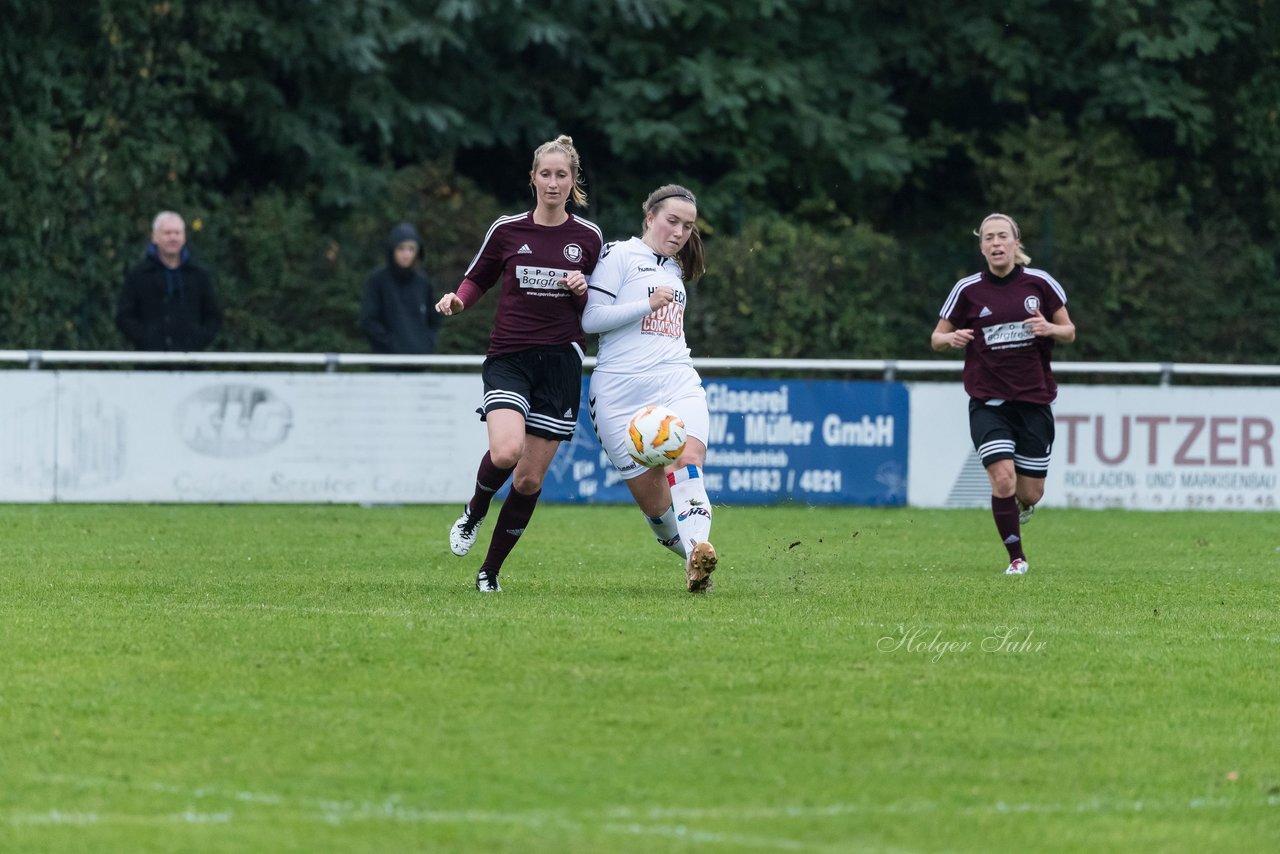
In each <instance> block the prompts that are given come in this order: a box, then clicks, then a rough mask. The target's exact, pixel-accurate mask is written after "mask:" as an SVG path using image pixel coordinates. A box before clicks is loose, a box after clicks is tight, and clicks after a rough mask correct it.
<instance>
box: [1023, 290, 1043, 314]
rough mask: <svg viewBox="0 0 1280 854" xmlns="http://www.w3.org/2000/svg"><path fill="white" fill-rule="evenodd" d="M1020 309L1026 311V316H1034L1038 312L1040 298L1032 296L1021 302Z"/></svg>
mask: <svg viewBox="0 0 1280 854" xmlns="http://www.w3.org/2000/svg"><path fill="white" fill-rule="evenodd" d="M1022 307H1023V308H1025V309H1026V310H1027V314H1035V313H1036V312H1037V311H1039V310H1040V297H1038V296H1036V295H1035V294H1032V295H1031V296H1029V297H1027V298H1026V299H1024V300H1023V301H1022Z"/></svg>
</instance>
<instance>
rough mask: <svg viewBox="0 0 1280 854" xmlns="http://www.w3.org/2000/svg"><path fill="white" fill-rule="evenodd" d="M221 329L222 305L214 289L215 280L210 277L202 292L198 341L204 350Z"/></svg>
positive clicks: (198, 344)
mask: <svg viewBox="0 0 1280 854" xmlns="http://www.w3.org/2000/svg"><path fill="white" fill-rule="evenodd" d="M220 329H222V306H221V305H219V304H218V295H217V294H216V293H214V291H213V280H212V279H209V280H207V282H206V287H205V288H204V290H203V292H202V293H201V294H200V330H199V333H198V334H199V340H198V341H197V342H196V344H197V346H198V347H199V349H201V350H203V349H205V348H206V347H208V346H209V345H210V344H212V343H213V339H214V338H217V337H218V330H220Z"/></svg>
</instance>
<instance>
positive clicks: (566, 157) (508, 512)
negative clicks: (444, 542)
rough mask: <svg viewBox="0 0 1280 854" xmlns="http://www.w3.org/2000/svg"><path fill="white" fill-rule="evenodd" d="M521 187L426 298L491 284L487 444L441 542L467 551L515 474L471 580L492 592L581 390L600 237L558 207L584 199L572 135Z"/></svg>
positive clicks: (452, 296)
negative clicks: (456, 275)
mask: <svg viewBox="0 0 1280 854" xmlns="http://www.w3.org/2000/svg"><path fill="white" fill-rule="evenodd" d="M529 185H530V186H531V187H532V188H533V194H534V198H535V205H534V208H533V210H531V211H526V212H524V213H520V214H515V215H513V216H504V217H500V218H498V220H497V221H495V222H494V223H493V225H492V226H490V228H489V232H488V234H486V235H485V238H484V243H483V245H482V246H481V247H480V251H479V252H478V253H477V254H476V257H475V258H474V259H473V260H472V262H471V265H470V266H469V267H468V268H467V272H466V274H465V275H464V277H463V279H462V284H460V285H459V286H458V290H457V292H456V293H447V294H445V295H444V296H443V297H441V298H440V301H439V302H438V303H436V310H437V311H439V312H440V313H441V314H443V315H454V314H458V313H459V312H462V311H465V310H466V309H467V308H468V307H470V306H472V305H475V303H476V302H477V301H478V300H479V299H480V298H481V297H483V296H484V295H485V293H486V292H488V291H489V290H490V289H491V288H493V287H494V286H495V285H499V286H500V287H499V295H498V306H497V309H496V311H495V314H494V322H493V330H492V331H491V332H490V335H489V349H488V351H487V353H486V354H485V361H484V368H483V379H484V406H483V407H482V408H481V409H480V418H481V420H482V421H484V422H485V424H486V425H487V428H488V434H489V450H488V451H487V452H486V453H485V455H484V456H483V457H482V458H481V460H480V467H479V470H478V471H477V473H476V488H475V493H474V494H473V495H472V497H471V500H470V501H469V502H467V505H466V506H465V507H464V508H463V510H462V515H461V516H460V517H458V521H457V522H455V523H454V525H453V527H452V528H451V529H450V530H449V548H450V549H451V550H452V551H453V553H454V554H455V555H458V556H462V555H465V554H467V552H469V551H470V550H471V547H472V546H473V545H474V544H475V541H476V535H477V533H478V532H479V528H480V523H481V522H483V521H484V518H485V516H486V515H487V514H488V512H489V504H490V502H491V501H492V500H493V495H494V493H495V492H497V491H498V490H499V489H501V488H502V487H503V485H505V484H506V482H507V479H508V478H513V479H512V484H511V491H510V492H509V493H508V495H507V498H506V500H505V501H503V502H502V509H501V510H500V511H499V512H498V521H497V524H496V525H495V526H494V532H493V536H492V538H491V539H490V542H489V550H488V552H487V553H486V555H485V559H484V562H483V563H482V564H481V565H480V569H479V571H478V572H477V573H476V589H477V590H480V591H482V592H485V593H489V592H499V591H501V590H502V587H501V586H500V585H499V584H498V572H499V570H501V569H502V564H503V562H504V561H505V560H506V558H507V555H509V554H510V553H511V550H512V549H513V548H515V545H516V542H517V541H518V540H519V538H520V535H521V534H522V533H524V529H525V527H526V526H527V525H528V524H529V519H530V518H531V517H532V516H533V511H534V508H535V507H536V506H537V503H538V496H539V495H540V494H541V493H542V481H543V478H544V477H546V474H547V469H548V467H550V465H551V460H552V458H553V457H554V456H555V454H556V450H557V449H558V448H559V447H560V443H561V442H567V441H569V440H570V439H572V438H573V430H574V427H575V426H576V425H577V423H578V399H579V397H580V396H581V392H582V359H583V355H584V354H583V346H584V344H585V343H586V340H585V338H584V336H583V333H582V309H583V307H584V306H585V305H586V302H587V276H588V275H590V273H591V271H592V270H593V269H594V268H595V265H596V260H597V259H598V258H599V257H600V247H601V245H602V243H603V240H602V239H601V235H600V229H599V228H597V227H596V226H595V224H594V223H591V222H588V221H587V220H585V219H582V218H581V217H578V216H575V215H574V214H571V213H569V212H568V210H566V205H567V204H568V202H569V201H570V200H572V201H573V202H574V203H575V204H577V205H579V206H582V207H585V206H586V204H587V194H586V192H585V191H584V190H583V188H582V176H581V166H580V164H579V161H578V152H577V149H575V148H574V147H573V139H572V138H571V137H568V136H564V135H562V136H559V137H557V138H556V139H554V140H552V141H551V142H547V143H544V144H542V145H541V146H539V147H538V149H537V150H536V151H535V152H534V154H533V168H532V169H531V170H530V172H529ZM513 475H514V477H513Z"/></svg>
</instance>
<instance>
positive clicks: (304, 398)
mask: <svg viewBox="0 0 1280 854" xmlns="http://www.w3.org/2000/svg"><path fill="white" fill-rule="evenodd" d="M28 376H31V377H32V379H34V380H37V381H38V382H35V383H32V382H31V381H30V380H29V379H28V378H27V377H28ZM0 386H2V387H3V391H4V395H5V400H6V402H7V410H8V412H7V415H6V418H5V420H4V421H3V422H0V423H3V424H4V432H5V434H6V436H5V438H8V439H10V441H9V442H6V443H5V446H4V451H3V452H2V453H3V454H4V456H2V457H0V461H2V463H3V471H4V472H5V474H6V477H5V479H4V482H3V483H2V484H0V500H6V501H50V500H56V501H76V502H83V501H173V502H307V503H312V502H314V503H328V502H334V503H372V504H379V503H402V502H408V503H440V502H459V503H460V502H462V501H465V500H466V499H467V498H468V497H469V496H470V495H471V491H472V488H473V485H474V482H475V467H476V464H477V463H478V461H479V459H480V456H481V454H483V453H484V450H485V448H486V447H487V445H488V442H487V438H486V434H485V428H484V425H483V424H482V423H481V422H480V420H479V418H478V417H477V415H476V413H475V410H476V407H477V406H479V405H480V401H481V397H482V386H481V382H480V378H479V377H478V376H477V375H475V374H416V373H415V374H336V373H333V374H297V373H218V372H185V373H169V372H127V371H103V372H94V371H58V372H55V373H41V374H37V375H29V374H24V373H20V372H3V373H0ZM55 389H56V390H55ZM54 425H56V429H55V427H54ZM55 460H56V468H55V465H54V461H55Z"/></svg>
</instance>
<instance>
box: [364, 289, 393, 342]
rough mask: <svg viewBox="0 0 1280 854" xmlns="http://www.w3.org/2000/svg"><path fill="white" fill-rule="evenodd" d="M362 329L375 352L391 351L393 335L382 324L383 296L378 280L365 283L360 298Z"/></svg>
mask: <svg viewBox="0 0 1280 854" xmlns="http://www.w3.org/2000/svg"><path fill="white" fill-rule="evenodd" d="M360 328H361V329H363V330H364V334H365V335H366V336H368V338H369V343H370V344H371V345H372V346H373V349H374V350H375V351H377V352H382V353H389V352H390V351H391V333H390V331H388V329H387V326H386V324H385V323H383V322H382V295H381V292H380V291H379V289H378V283H377V280H376V279H370V280H369V281H367V282H365V285H364V293H363V294H362V295H361V297H360Z"/></svg>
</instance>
